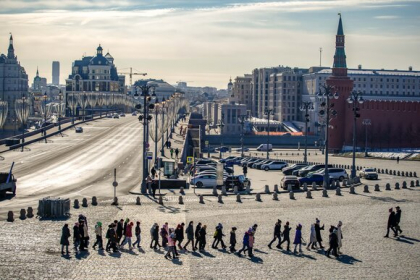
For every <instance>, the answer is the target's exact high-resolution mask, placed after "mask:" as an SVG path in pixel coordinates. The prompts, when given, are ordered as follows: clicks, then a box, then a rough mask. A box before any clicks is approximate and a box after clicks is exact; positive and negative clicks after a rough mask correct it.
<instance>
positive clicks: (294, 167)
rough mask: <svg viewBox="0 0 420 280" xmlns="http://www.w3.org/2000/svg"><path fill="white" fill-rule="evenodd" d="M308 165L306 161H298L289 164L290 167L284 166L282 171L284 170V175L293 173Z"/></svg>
mask: <svg viewBox="0 0 420 280" xmlns="http://www.w3.org/2000/svg"><path fill="white" fill-rule="evenodd" d="M306 166H308V164H306V163H296V164H293V165H292V166H288V167H285V168H283V169H282V171H283V174H284V175H293V171H295V170H299V169H301V168H304V167H306Z"/></svg>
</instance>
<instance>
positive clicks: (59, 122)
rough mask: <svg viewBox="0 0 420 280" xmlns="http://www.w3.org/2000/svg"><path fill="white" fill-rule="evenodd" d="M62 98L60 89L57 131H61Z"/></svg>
mask: <svg viewBox="0 0 420 280" xmlns="http://www.w3.org/2000/svg"><path fill="white" fill-rule="evenodd" d="M62 99H63V93H62V92H61V90H60V93H59V94H58V100H59V103H58V131H61V100H62Z"/></svg>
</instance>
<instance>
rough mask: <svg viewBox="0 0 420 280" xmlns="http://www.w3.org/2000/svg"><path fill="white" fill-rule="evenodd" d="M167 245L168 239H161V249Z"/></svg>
mask: <svg viewBox="0 0 420 280" xmlns="http://www.w3.org/2000/svg"><path fill="white" fill-rule="evenodd" d="M166 245H168V238H166V237H162V247H166Z"/></svg>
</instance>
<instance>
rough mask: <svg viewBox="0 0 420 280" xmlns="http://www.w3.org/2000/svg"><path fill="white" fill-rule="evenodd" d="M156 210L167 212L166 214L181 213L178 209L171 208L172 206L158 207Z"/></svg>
mask: <svg viewBox="0 0 420 280" xmlns="http://www.w3.org/2000/svg"><path fill="white" fill-rule="evenodd" d="M158 210H159V211H160V212H168V213H171V214H178V213H181V211H180V210H181V209H180V208H177V207H172V206H165V205H160V206H159V208H158ZM166 210H168V211H166Z"/></svg>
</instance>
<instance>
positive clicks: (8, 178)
mask: <svg viewBox="0 0 420 280" xmlns="http://www.w3.org/2000/svg"><path fill="white" fill-rule="evenodd" d="M14 165H15V163H14V162H13V163H12V166H11V167H10V171H9V173H7V172H0V195H4V194H6V192H8V191H9V192H11V193H12V194H13V195H16V181H17V180H16V178H15V177H14V176H13V173H12V170H13V166H14Z"/></svg>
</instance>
